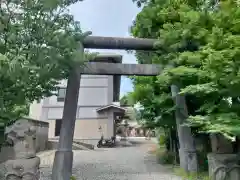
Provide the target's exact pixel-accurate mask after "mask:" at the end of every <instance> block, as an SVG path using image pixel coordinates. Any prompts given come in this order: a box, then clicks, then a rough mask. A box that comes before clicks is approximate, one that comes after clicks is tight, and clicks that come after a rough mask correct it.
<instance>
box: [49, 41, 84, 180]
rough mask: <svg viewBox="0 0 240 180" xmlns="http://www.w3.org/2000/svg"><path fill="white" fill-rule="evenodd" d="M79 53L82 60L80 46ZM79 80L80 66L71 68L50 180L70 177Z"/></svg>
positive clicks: (62, 179) (67, 179) (82, 51)
mask: <svg viewBox="0 0 240 180" xmlns="http://www.w3.org/2000/svg"><path fill="white" fill-rule="evenodd" d="M79 51H80V52H81V53H80V54H81V56H80V57H79V58H80V59H83V55H84V54H83V53H84V48H83V46H82V45H81V47H80V50H79ZM80 79H81V75H80V65H76V66H73V67H72V69H71V71H70V74H69V78H68V82H67V90H66V98H65V102H64V110H63V118H62V126H61V132H60V139H59V145H58V149H57V151H56V153H55V158H54V164H53V170H52V180H69V179H70V177H71V176H72V163H73V152H72V143H73V135H74V129H75V121H76V112H77V104H78V96H79V88H80Z"/></svg>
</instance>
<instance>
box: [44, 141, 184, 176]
mask: <svg viewBox="0 0 240 180" xmlns="http://www.w3.org/2000/svg"><path fill="white" fill-rule="evenodd" d="M153 144H154V143H153V142H152V141H145V140H141V143H140V142H138V143H137V144H136V145H134V146H131V147H117V148H101V149H96V150H94V151H74V167H73V175H74V176H75V177H76V178H77V180H182V178H179V177H176V176H175V175H173V174H172V173H171V171H170V170H168V169H167V168H166V167H163V166H161V165H160V164H157V162H156V158H155V156H154V155H151V154H150V153H149V149H150V147H151V145H153ZM53 156H54V153H52V154H50V155H49V157H46V158H47V159H48V160H50V159H51V158H52V159H53ZM42 158H44V157H42ZM49 162H50V161H49ZM51 168H52V165H51V162H50V163H49V164H47V163H46V161H45V165H44V166H43V167H42V168H41V180H50V179H51V178H50V173H51Z"/></svg>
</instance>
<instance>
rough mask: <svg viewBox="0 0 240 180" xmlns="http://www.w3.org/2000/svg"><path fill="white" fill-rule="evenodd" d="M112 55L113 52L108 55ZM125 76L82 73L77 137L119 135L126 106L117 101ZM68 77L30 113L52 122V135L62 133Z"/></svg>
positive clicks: (113, 59) (103, 58)
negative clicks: (117, 129) (118, 120)
mask: <svg viewBox="0 0 240 180" xmlns="http://www.w3.org/2000/svg"><path fill="white" fill-rule="evenodd" d="M108 56H109V55H108ZM94 61H101V62H111V63H121V62H122V57H121V56H118V55H113V56H112V57H111V58H106V56H104V55H103V56H100V57H98V58H96V59H95V60H94ZM120 78H121V76H118V75H114V76H108V75H82V76H81V82H80V90H79V99H78V107H77V115H76V124H75V132H74V139H79V140H80V139H81V140H83V141H85V142H86V141H88V142H89V141H92V140H94V142H95V141H96V140H99V138H100V137H101V135H102V134H103V135H104V137H105V138H110V137H111V136H114V135H115V130H114V129H115V126H114V119H115V117H116V116H118V115H119V113H120V114H122V113H124V111H125V109H124V108H121V107H120V106H119V105H116V103H114V102H116V101H119V91H120ZM66 85H67V80H63V81H61V83H60V85H59V90H58V95H57V96H51V97H48V98H45V99H42V100H41V102H40V103H36V102H35V103H33V104H32V105H31V106H30V112H29V116H30V118H33V119H39V120H42V121H47V122H48V123H49V138H54V137H57V136H59V134H60V128H61V119H62V114H63V106H64V99H65V93H66Z"/></svg>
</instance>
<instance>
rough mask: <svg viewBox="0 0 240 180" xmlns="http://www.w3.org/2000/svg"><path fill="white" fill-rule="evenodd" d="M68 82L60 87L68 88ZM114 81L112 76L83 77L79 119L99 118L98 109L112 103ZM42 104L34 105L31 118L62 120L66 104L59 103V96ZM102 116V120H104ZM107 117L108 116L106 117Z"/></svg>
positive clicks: (63, 81) (64, 82) (64, 81)
mask: <svg viewBox="0 0 240 180" xmlns="http://www.w3.org/2000/svg"><path fill="white" fill-rule="evenodd" d="M66 85H67V80H62V81H61V82H60V85H59V86H60V87H66ZM112 91H113V81H112V77H111V76H105V75H82V77H81V82H80V92H79V98H78V110H77V117H76V118H78V119H92V118H98V117H99V115H98V114H97V112H96V109H97V108H99V107H102V106H105V105H108V104H110V103H111V102H112V93H113V92H112ZM42 101H43V102H42V103H41V104H38V105H36V104H32V106H31V108H30V115H29V116H30V117H31V118H34V119H40V120H48V119H52V120H53V119H61V118H62V113H63V106H64V102H58V101H57V96H51V97H49V98H45V99H44V100H42ZM103 116H104V115H101V117H100V118H103ZM105 117H107V115H106V116H105Z"/></svg>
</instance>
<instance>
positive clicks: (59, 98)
mask: <svg viewBox="0 0 240 180" xmlns="http://www.w3.org/2000/svg"><path fill="white" fill-rule="evenodd" d="M65 96H66V88H59V89H58V95H57V101H58V102H64V100H65Z"/></svg>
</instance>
